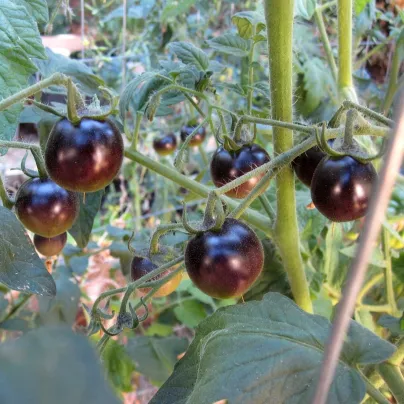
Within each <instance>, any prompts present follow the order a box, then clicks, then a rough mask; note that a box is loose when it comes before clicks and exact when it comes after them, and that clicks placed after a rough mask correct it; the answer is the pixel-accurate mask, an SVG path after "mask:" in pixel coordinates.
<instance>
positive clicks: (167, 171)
mask: <svg viewBox="0 0 404 404" xmlns="http://www.w3.org/2000/svg"><path fill="white" fill-rule="evenodd" d="M125 156H126V157H127V158H129V159H130V160H133V161H135V162H137V163H139V164H141V165H142V166H145V167H147V168H148V169H149V170H152V171H154V172H156V173H158V174H160V175H162V176H163V177H165V178H168V179H169V180H171V181H173V182H175V183H176V184H177V185H179V186H181V187H184V188H186V189H188V190H189V191H191V192H194V193H195V194H197V195H199V196H202V197H204V198H206V197H208V196H209V192H210V191H211V189H210V188H208V187H207V186H205V185H203V184H200V183H199V182H196V181H194V180H192V179H190V178H189V177H187V176H185V175H183V174H180V173H179V172H178V171H177V170H174V169H173V168H170V167H167V166H165V165H163V164H161V163H159V162H157V161H154V160H152V159H150V158H149V157H147V156H144V155H142V154H141V153H139V152H136V151H133V150H128V149H127V150H125ZM221 199H222V200H223V201H224V202H225V203H226V204H227V205H228V206H230V207H231V208H235V207H236V206H237V202H235V201H234V200H233V199H231V198H228V197H222V198H221ZM243 219H244V220H246V221H247V222H248V223H250V224H251V225H252V226H254V227H256V228H257V229H260V230H262V231H263V232H264V233H266V234H268V232H270V226H271V222H270V221H269V220H268V219H267V218H266V217H265V216H264V215H261V214H260V213H257V212H255V211H253V210H248V211H246V212H245V214H244V215H243Z"/></svg>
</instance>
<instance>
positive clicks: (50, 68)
mask: <svg viewBox="0 0 404 404" xmlns="http://www.w3.org/2000/svg"><path fill="white" fill-rule="evenodd" d="M46 55H47V57H48V58H47V60H35V64H36V65H37V66H38V70H39V71H40V73H41V75H42V76H43V77H44V78H46V77H49V76H51V75H52V74H54V73H57V72H58V73H63V74H65V75H66V76H69V77H71V78H72V79H73V81H74V82H75V83H76V84H78V86H79V88H80V91H83V92H85V93H86V94H90V95H94V92H95V91H96V90H97V89H98V88H99V87H100V86H103V85H104V84H105V83H104V80H102V79H101V78H99V77H98V76H96V75H95V74H94V73H93V71H92V70H91V69H90V68H89V67H88V66H87V65H85V64H84V63H83V62H80V61H79V60H74V59H70V58H67V57H66V56H63V55H59V54H56V53H54V52H52V51H51V50H50V49H49V48H47V49H46Z"/></svg>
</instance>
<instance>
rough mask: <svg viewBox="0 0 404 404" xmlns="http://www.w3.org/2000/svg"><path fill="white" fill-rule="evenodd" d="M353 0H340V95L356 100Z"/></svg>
mask: <svg viewBox="0 0 404 404" xmlns="http://www.w3.org/2000/svg"><path fill="white" fill-rule="evenodd" d="M352 11H353V5H352V0H338V56H339V57H338V59H339V70H338V88H339V91H340V97H341V98H342V99H343V100H345V99H348V100H351V101H354V102H356V101H357V96H356V91H355V88H354V85H353V80H352Z"/></svg>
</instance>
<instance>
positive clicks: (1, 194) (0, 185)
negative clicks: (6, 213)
mask: <svg viewBox="0 0 404 404" xmlns="http://www.w3.org/2000/svg"><path fill="white" fill-rule="evenodd" d="M0 199H1V202H2V203H3V206H4V207H5V208H7V209H10V210H11V209H12V208H13V206H14V202H13V201H12V200H11V199H10V197H9V196H8V193H7V190H6V187H5V185H4V182H3V178H2V177H1V175H0Z"/></svg>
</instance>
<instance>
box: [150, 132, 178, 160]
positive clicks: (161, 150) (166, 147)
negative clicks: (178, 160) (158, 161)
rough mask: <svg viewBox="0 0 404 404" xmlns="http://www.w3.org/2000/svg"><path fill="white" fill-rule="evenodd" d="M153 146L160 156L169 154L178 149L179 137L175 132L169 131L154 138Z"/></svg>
mask: <svg viewBox="0 0 404 404" xmlns="http://www.w3.org/2000/svg"><path fill="white" fill-rule="evenodd" d="M153 148H154V150H155V152H156V153H157V154H159V155H160V156H169V155H170V154H172V153H174V151H175V150H176V149H177V137H176V136H175V135H174V133H169V134H168V135H164V136H162V137H157V138H155V139H154V140H153Z"/></svg>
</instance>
